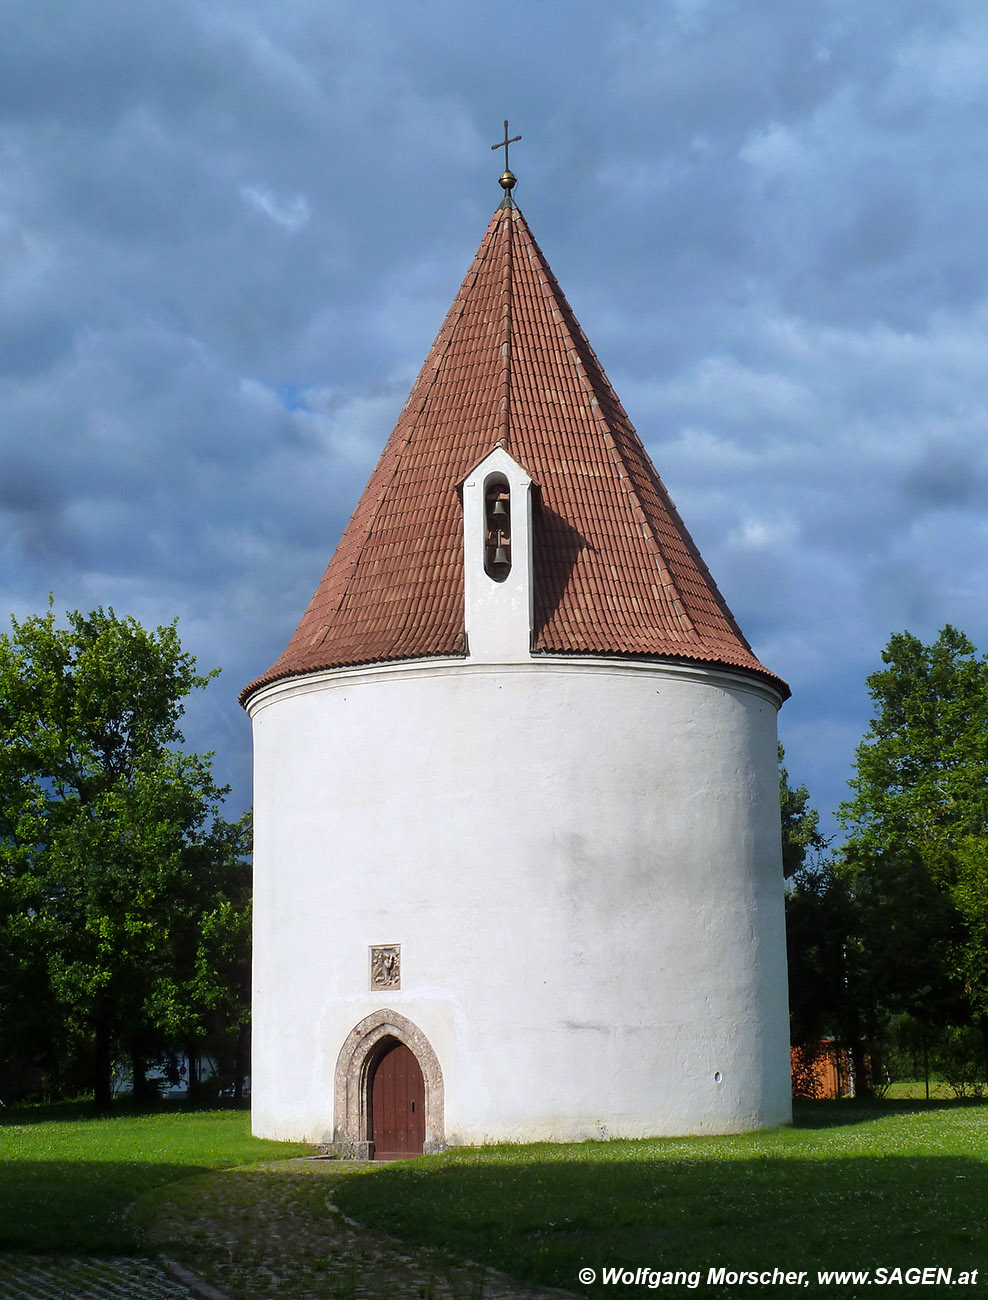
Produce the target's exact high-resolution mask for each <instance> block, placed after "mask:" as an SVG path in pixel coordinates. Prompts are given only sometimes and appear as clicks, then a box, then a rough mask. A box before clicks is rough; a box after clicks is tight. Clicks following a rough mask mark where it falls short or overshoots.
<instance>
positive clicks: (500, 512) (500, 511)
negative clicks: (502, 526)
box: [491, 497, 508, 523]
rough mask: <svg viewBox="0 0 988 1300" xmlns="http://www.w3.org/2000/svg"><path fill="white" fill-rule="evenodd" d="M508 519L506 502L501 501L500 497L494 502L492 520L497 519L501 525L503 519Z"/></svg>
mask: <svg viewBox="0 0 988 1300" xmlns="http://www.w3.org/2000/svg"><path fill="white" fill-rule="evenodd" d="M507 517H508V512H507V510H506V509H505V505H504V502H503V501H502V500H501V498H500V497H498V499H497V500H496V501H495V502H494V509H493V510H492V511H491V518H492V519H496V520H497V522H498V523H500V522H501V521H502V520H503V519H507Z"/></svg>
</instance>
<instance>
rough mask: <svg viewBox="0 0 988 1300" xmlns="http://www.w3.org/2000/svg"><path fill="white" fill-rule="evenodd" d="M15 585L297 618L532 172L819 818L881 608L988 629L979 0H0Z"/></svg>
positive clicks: (200, 620) (230, 636)
mask: <svg viewBox="0 0 988 1300" xmlns="http://www.w3.org/2000/svg"><path fill="white" fill-rule="evenodd" d="M0 19H2V26H3V30H4V33H5V39H4V41H3V43H2V44H0V290H2V292H0V600H2V605H3V607H4V608H5V609H6V610H9V611H10V612H11V613H13V614H15V615H17V616H24V615H25V614H28V613H32V612H40V611H41V610H43V609H44V607H45V605H46V602H47V593H48V592H49V591H53V592H54V595H55V603H56V608H58V609H67V608H76V607H84V608H87V609H88V608H91V607H93V606H94V605H96V604H103V605H113V606H114V608H115V609H116V610H117V612H118V613H130V614H134V615H135V616H136V617H138V618H140V619H141V620H142V621H144V622H147V623H151V624H157V623H161V622H168V621H170V620H171V619H172V618H173V617H175V616H176V615H177V616H178V617H179V620H180V622H179V627H180V631H181V634H182V637H183V640H184V643H185V645H186V646H187V648H189V649H191V650H192V651H193V652H194V653H195V654H196V655H197V656H198V658H199V663H200V666H201V667H202V668H204V669H206V668H211V667H214V666H221V667H222V669H223V673H222V675H221V676H220V677H219V678H218V679H217V680H216V681H215V682H214V683H212V685H211V686H210V687H209V690H208V692H206V694H205V696H204V697H203V698H202V699H200V700H198V701H196V702H194V703H193V704H192V705H191V707H190V710H189V714H188V718H187V723H188V725H187V728H186V731H187V736H188V739H189V741H190V743H192V744H193V745H194V746H195V747H196V748H198V749H213V750H215V751H216V753H217V758H216V769H217V773H218V775H219V776H220V777H221V778H222V779H223V780H226V781H229V782H230V783H231V785H232V787H233V790H232V794H231V800H230V809H231V811H237V810H239V809H240V808H242V807H245V806H246V805H247V804H248V803H249V800H250V731H249V725H248V723H247V720H246V717H245V716H244V715H243V714H242V711H241V710H240V708H239V706H238V705H237V703H236V696H237V693H238V691H239V690H240V688H241V687H242V686H243V685H244V684H245V683H246V682H247V681H249V680H250V679H252V678H253V677H255V676H256V675H257V674H258V673H259V672H261V671H263V669H265V668H266V667H267V666H268V665H269V664H270V663H271V662H272V660H273V659H274V658H275V657H276V656H277V654H278V653H279V652H280V650H281V649H282V648H283V646H284V644H285V642H286V641H287V639H288V637H289V636H290V634H291V632H292V630H293V628H294V626H295V623H296V622H297V620H298V618H299V617H300V616H301V613H302V611H303V610H304V608H305V605H306V603H307V601H308V599H309V596H310V595H311V593H312V591H313V589H314V587H315V585H316V583H317V581H318V579H319V577H320V575H321V573H322V570H323V568H324V566H325V564H326V561H327V560H328V558H329V555H330V554H331V552H332V549H333V547H334V546H335V544H336V541H337V540H338V538H339V535H340V532H341V531H342V528H343V526H344V524H345V522H346V520H347V518H348V516H349V513H350V511H351V510H352V508H353V506H354V504H355V502H356V498H357V496H358V494H359V492H360V489H361V487H362V486H363V483H364V482H365V480H366V478H367V476H368V474H369V472H370V469H371V467H372V466H373V464H374V462H375V460H376V458H377V455H378V453H379V451H380V448H381V447H382V445H383V443H384V441H385V439H386V438H387V435H388V433H389V432H390V429H391V427H392V425H393V423H394V420H395V419H396V417H397V414H398V411H399V409H400V406H401V404H402V402H403V400H404V398H405V396H406V395H407V392H408V389H409V387H410V386H411V383H412V380H413V379H414V376H415V374H416V372H417V370H418V367H419V366H420V364H421V362H422V361H423V359H424V357H425V354H426V352H427V350H428V347H429V344H430V342H431V340H432V338H433V336H434V334H435V332H436V330H437V329H438V327H439V324H440V323H441V320H442V318H443V315H444V314H445V311H446V308H447V307H448V305H449V303H450V301H451V300H452V297H453V295H454V293H455V292H456V289H457V287H458V285H459V282H460V279H461V278H462V276H463V274H464V272H465V271H466V268H467V266H468V265H469V262H470V260H471V258H472V256H473V253H474V250H475V248H476V246H477V244H478V243H479V241H480V238H481V235H482V234H483V231H484V228H485V226H486V223H487V221H488V219H489V217H490V214H491V212H492V211H493V209H494V208H495V206H496V205H497V203H498V201H499V199H500V190H499V189H498V187H497V175H498V172H499V166H498V162H499V159H500V155H499V154H495V153H492V152H491V150H490V147H489V146H490V145H491V144H492V143H493V142H494V141H495V140H497V139H498V138H500V135H501V130H502V121H503V119H504V118H505V117H508V118H509V119H510V122H511V133H512V134H513V135H514V134H517V133H520V134H521V135H522V136H523V139H522V142H521V143H520V144H517V145H515V146H513V147H512V152H511V163H512V169H513V170H514V171H515V172H516V174H517V175H518V177H519V184H518V188H517V190H516V197H517V199H518V202H519V205H520V206H521V207H522V209H523V211H524V212H525V215H526V218H527V219H528V222H529V224H530V226H531V228H532V230H533V232H534V234H535V236H536V238H537V239H538V241H539V243H540V244H541V246H542V248H543V249H544V251H545V253H546V255H547V257H548V259H549V262H550V264H551V265H552V267H553V270H554V271H555V273H556V275H557V277H558V278H559V280H560V282H561V284H562V286H563V289H564V291H565V292H566V294H567V296H568V298H569V300H570V302H571V304H572V305H573V308H574V310H575V311H576V313H577V316H578V317H579V319H580V321H581V323H582V325H583V326H584V329H585V330H586V332H587V334H588V335H589V337H590V340H591V343H592V344H593V345H594V347H595V349H596V351H597V353H598V355H599V356H600V359H601V361H602V362H603V364H604V367H605V369H606V370H607V372H608V375H609V377H610V379H611V381H612V383H613V384H614V386H615V388H616V390H617V392H618V394H619V396H620V397H621V399H622V401H623V403H624V405H625V407H626V409H627V410H628V412H629V414H630V416H631V418H632V420H633V421H634V423H635V425H636V427H637V429H638V431H639V433H640V435H641V437H642V439H643V441H644V442H645V444H646V446H647V448H648V450H649V452H650V454H651V456H652V458H653V460H654V461H655V464H656V466H657V468H658V470H659V473H660V474H661V475H662V477H663V479H664V480H665V482H666V485H667V486H668V488H669V490H670V492H671V494H672V496H673V498H674V500H675V501H676V503H677V505H678V506H679V508H680V511H681V513H682V515H683V517H684V518H685V520H686V523H687V526H688V527H689V528H690V530H691V532H692V533H693V535H694V537H695V539H696V541H697V544H698V545H699V547H700V550H701V552H702V554H703V556H704V558H705V560H706V561H707V564H708V565H709V567H710V569H711V570H712V572H713V574H714V576H715V578H716V580H717V582H718V584H719V585H720V587H721V589H722V591H723V592H724V594H725V596H726V598H727V600H728V602H729V604H730V605H731V607H732V609H733V610H734V612H735V615H736V616H737V618H738V621H739V622H740V624H741V627H742V628H743V630H744V631H745V633H746V635H747V637H748V639H749V640H750V641H751V642H752V643H753V645H754V647H755V649H756V651H757V653H758V654H759V655H760V657H761V659H762V661H763V662H764V663H766V664H767V665H768V666H769V667H771V668H772V669H773V670H774V671H776V672H778V673H779V674H780V675H781V676H783V677H785V678H786V679H787V680H788V681H789V682H790V683H791V685H792V688H793V698H792V700H791V701H789V703H787V704H786V705H785V707H784V709H783V711H782V713H781V715H780V729H781V734H782V738H783V740H784V742H785V744H786V748H787V752H788V759H789V768H790V772H791V774H792V776H793V777H794V778H795V779H796V780H797V781H805V782H806V783H807V784H808V785H809V787H810V791H811V795H812V798H813V801H814V803H816V805H817V806H818V807H819V808H820V809H821V812H822V813H823V814H824V817H825V822H826V823H827V824H828V825H829V824H830V818H829V814H830V812H831V811H832V809H833V808H834V807H835V806H836V804H837V802H838V801H839V800H840V799H841V798H842V797H843V796H844V794H845V782H846V779H847V776H848V775H849V771H850V763H851V761H852V759H853V752H854V748H855V746H856V744H857V743H858V741H859V740H860V739H861V737H862V735H863V733H864V731H865V729H866V727H867V724H868V718H869V716H870V711H869V701H868V698H867V694H866V692H865V687H864V679H865V677H866V675H867V674H868V673H869V672H871V671H873V670H874V669H875V668H876V667H877V666H878V665H879V662H880V653H881V649H882V647H883V645H884V644H885V643H886V642H887V640H888V638H889V636H890V635H891V634H892V633H893V632H896V631H901V630H902V629H903V628H908V629H909V630H910V631H912V632H914V633H916V634H917V635H919V636H921V637H923V638H924V639H929V638H931V637H933V636H935V634H936V632H937V630H938V629H939V628H940V627H941V626H942V625H943V624H944V623H946V622H952V623H954V624H955V625H956V626H959V627H961V628H963V629H964V630H965V631H966V632H967V633H968V634H969V635H970V636H971V638H972V639H973V640H974V641H975V643H976V644H977V645H979V646H980V647H981V648H982V649H983V650H984V649H988V610H986V601H985V591H986V586H988V450H986V448H988V439H986V432H988V365H986V359H988V241H986V238H985V229H986V221H985V212H986V208H988V202H986V200H988V167H986V165H985V160H986V158H988V74H986V71H985V69H986V68H988V7H986V6H985V5H984V4H983V3H982V2H981V0H938V2H937V3H928V2H923V3H920V2H919V0H896V3H895V4H879V5H863V4H861V3H860V0H853V2H845V0H801V2H800V3H799V4H793V3H792V0H757V2H756V0H748V2H747V3H741V2H740V0H652V2H650V3H639V2H636V0H612V2H611V3H608V4H604V3H599V2H595V3H589V2H587V0H566V2H565V3H563V2H558V3H557V0H528V2H527V3H521V2H520V0H498V3H496V4H495V3H488V2H487V0H470V3H465V2H464V0H458V2H457V3H453V2H451V0H417V2H415V3H412V2H411V0H403V2H402V3H396V2H393V0H376V2H375V3H371V4H367V3H364V4H358V3H350V2H349V0H346V2H342V3H335V4H334V3H328V4H327V3H326V2H325V0H320V3H315V2H310V0H290V2H289V3H285V2H283V0H279V3H277V4H275V3H272V2H268V0H236V2H235V3H221V2H219V0H198V2H197V3H183V2H182V0H175V2H174V3H172V4H169V5H167V6H161V5H155V4H150V3H144V2H142V0H126V2H122V0H101V3H100V4H99V5H92V4H89V3H85V4H84V3H82V0H36V3H34V4H33V5H32V6H30V7H28V6H25V5H23V4H21V3H17V2H16V0H0Z"/></svg>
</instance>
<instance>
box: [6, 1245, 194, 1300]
mask: <svg viewBox="0 0 988 1300" xmlns="http://www.w3.org/2000/svg"><path fill="white" fill-rule="evenodd" d="M214 1294H218V1293H214ZM203 1295H204V1292H203V1291H202V1290H201V1289H199V1288H197V1289H196V1290H195V1291H191V1290H189V1288H188V1287H187V1286H185V1285H183V1283H181V1282H179V1281H177V1280H176V1279H175V1278H174V1277H172V1276H171V1275H170V1274H169V1273H168V1272H166V1270H165V1269H164V1268H163V1267H162V1266H161V1265H160V1264H158V1263H155V1262H153V1261H152V1260H149V1259H120V1258H115V1259H101V1258H98V1257H95V1256H91V1257H87V1258H84V1259H83V1258H78V1257H76V1256H72V1255H66V1256H62V1255H5V1254H0V1300H201V1297H202V1296H203Z"/></svg>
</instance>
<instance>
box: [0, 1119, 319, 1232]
mask: <svg viewBox="0 0 988 1300" xmlns="http://www.w3.org/2000/svg"><path fill="white" fill-rule="evenodd" d="M306 1150H308V1148H306V1147H300V1146H293V1145H287V1144H285V1143H281V1142H262V1141H260V1140H258V1139H257V1138H254V1137H251V1135H250V1116H249V1115H248V1114H247V1112H246V1111H237V1110H216V1111H181V1110H176V1109H170V1110H159V1111H157V1112H155V1113H147V1114H137V1113H128V1112H127V1111H125V1110H124V1109H123V1108H118V1110H117V1111H116V1112H111V1113H110V1114H109V1115H107V1116H105V1117H100V1118H96V1117H94V1116H93V1115H92V1113H91V1112H90V1111H88V1110H87V1109H86V1108H83V1107H72V1106H62V1107H52V1106H48V1107H31V1108H25V1109H22V1110H19V1111H10V1110H4V1111H0V1250H29V1251H48V1250H74V1251H86V1252H89V1251H92V1252H100V1251H105V1252H111V1253H115V1252H120V1253H128V1252H132V1251H137V1250H140V1249H141V1248H142V1244H143V1241H144V1234H143V1224H142V1221H141V1215H140V1213H139V1209H138V1208H137V1207H138V1206H139V1203H140V1201H141V1198H143V1197H147V1196H148V1195H149V1194H150V1193H151V1192H153V1191H154V1190H155V1189H157V1188H161V1187H163V1186H165V1185H166V1184H168V1183H171V1182H175V1181H177V1180H179V1179H186V1178H189V1177H191V1176H192V1175H195V1174H197V1173H204V1172H206V1171H208V1170H213V1169H224V1168H228V1167H229V1166H231V1165H243V1164H248V1163H250V1162H252V1161H258V1160H274V1159H277V1158H278V1157H279V1156H282V1155H295V1154H298V1153H301V1152H304V1151H306Z"/></svg>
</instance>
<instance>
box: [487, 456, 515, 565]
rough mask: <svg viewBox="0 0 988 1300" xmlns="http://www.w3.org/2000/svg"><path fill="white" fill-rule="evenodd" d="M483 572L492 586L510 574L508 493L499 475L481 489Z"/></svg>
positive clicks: (509, 494) (509, 493) (504, 480)
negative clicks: (482, 502)
mask: <svg viewBox="0 0 988 1300" xmlns="http://www.w3.org/2000/svg"><path fill="white" fill-rule="evenodd" d="M484 571H485V572H486V574H487V576H488V577H489V578H493V579H494V581H495V582H503V581H504V580H505V578H506V577H507V576H508V574H509V573H510V572H511V492H510V489H509V487H508V482H507V479H505V478H502V477H501V475H499V474H498V475H496V476H495V477H493V478H490V479H488V480H487V483H486V484H485V486H484Z"/></svg>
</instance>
